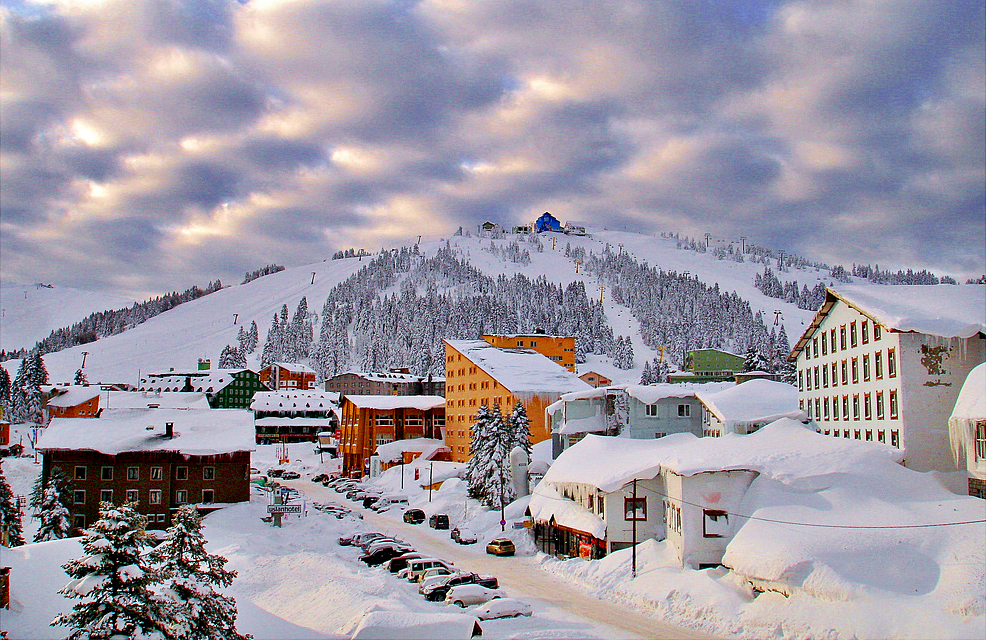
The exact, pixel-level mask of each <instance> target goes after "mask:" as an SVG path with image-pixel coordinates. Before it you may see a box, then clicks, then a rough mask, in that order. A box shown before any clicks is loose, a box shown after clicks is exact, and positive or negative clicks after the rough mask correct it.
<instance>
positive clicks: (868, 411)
mask: <svg viewBox="0 0 986 640" xmlns="http://www.w3.org/2000/svg"><path fill="white" fill-rule="evenodd" d="M871 400H872V397H871V394H869V393H864V394H863V417H864V418H866V419H867V420H872V419H873V409H872V402H871Z"/></svg>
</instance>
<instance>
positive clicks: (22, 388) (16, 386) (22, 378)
mask: <svg viewBox="0 0 986 640" xmlns="http://www.w3.org/2000/svg"><path fill="white" fill-rule="evenodd" d="M44 384H48V369H47V368H45V363H44V359H43V358H42V357H41V354H40V353H37V352H32V353H29V354H28V355H26V356H25V357H24V359H23V360H21V364H20V366H19V367H18V368H17V375H16V376H15V377H14V383H13V389H12V391H11V405H12V406H11V417H12V418H13V420H14V421H17V422H33V423H35V424H41V423H42V422H44V412H43V408H42V404H41V396H42V393H41V385H44Z"/></svg>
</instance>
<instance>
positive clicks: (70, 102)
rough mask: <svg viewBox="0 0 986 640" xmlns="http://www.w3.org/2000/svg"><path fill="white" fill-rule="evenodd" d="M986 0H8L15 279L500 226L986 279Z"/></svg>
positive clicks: (207, 265)
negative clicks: (747, 245) (628, 234)
mask: <svg viewBox="0 0 986 640" xmlns="http://www.w3.org/2000/svg"><path fill="white" fill-rule="evenodd" d="M984 22H986V16H984V8H983V3H982V1H981V0H968V1H966V0H947V1H945V2H942V1H941V0H929V1H927V2H920V1H917V0H914V1H911V0H833V1H791V2H784V1H781V0H776V1H767V0H748V1H738V0H737V1H731V2H730V1H727V0H707V1H702V0H680V1H661V0H651V1H647V2H633V1H631V0H616V1H614V2H607V1H602V0H594V1H592V2H585V3H574V2H564V1H562V0H548V1H546V2H534V1H526V2H515V1H510V0H496V1H486V0H421V1H411V0H395V1H385V0H359V1H357V0H334V1H325V2H316V1H303V0H249V1H243V2H226V1H209V0H191V1H188V2H182V1H180V0H121V1H115V0H107V1H105V2H82V1H78V0H54V1H50V2H38V3H34V2H30V1H8V0H2V10H0V51H2V55H0V73H2V76H0V80H2V83H0V116H2V121H0V127H2V128H0V134H2V135H0V151H2V156H0V171H2V174H0V207H2V208H0V214H2V218H0V223H2V226H0V232H2V233H0V239H2V246H0V251H2V252H0V257H2V265H3V266H2V277H3V279H4V280H5V281H14V282H37V281H51V282H56V283H59V284H63V285H73V286H79V287H87V288H92V289H103V288H116V289H122V290H127V291H132V292H157V291H161V290H165V289H170V288H175V287H186V286H189V285H191V284H193V283H196V284H203V283H205V282H207V281H208V280H210V279H213V278H215V277H222V278H223V279H224V280H227V281H234V282H235V281H238V280H239V278H241V277H242V274H243V272H244V271H247V270H252V269H254V268H257V267H260V266H262V265H264V264H266V263H269V262H277V263H279V264H285V265H288V266H291V265H297V264H302V263H305V262H311V261H316V260H321V259H323V258H326V257H329V256H331V254H332V252H334V251H335V250H337V249H340V248H346V247H366V248H368V249H371V250H376V249H379V248H380V247H383V246H392V244H393V243H394V242H399V241H403V240H406V239H407V238H409V237H411V238H413V237H415V236H417V235H418V234H424V235H426V236H428V235H440V234H445V233H450V232H452V231H454V230H455V229H456V228H457V227H458V226H459V225H465V226H467V227H469V226H472V225H475V224H476V223H477V222H480V221H482V220H484V219H491V220H496V221H499V222H501V223H503V224H516V223H518V222H521V221H529V220H531V219H532V218H534V217H535V216H536V215H537V214H540V213H541V212H543V211H551V212H553V213H554V214H555V215H556V216H557V217H558V218H560V219H561V220H580V221H585V222H590V223H596V224H605V225H607V226H610V227H616V228H622V227H626V228H627V229H631V230H645V231H652V232H659V231H678V232H681V233H685V234H693V235H699V236H700V235H701V234H703V233H704V232H706V231H711V232H713V233H715V234H717V235H728V236H735V237H738V236H740V235H746V236H748V237H750V238H752V239H754V241H756V242H759V243H761V244H767V245H769V246H773V247H777V248H782V249H786V250H788V251H796V252H798V253H800V254H802V255H805V256H806V257H809V258H812V259H816V260H823V261H827V262H832V263H835V262H842V263H845V264H847V265H848V264H849V263H851V262H853V261H859V262H868V263H879V264H880V265H881V266H893V267H895V268H896V267H917V268H924V267H926V268H931V269H933V270H936V271H939V272H947V273H953V274H957V275H971V274H973V273H981V272H982V271H983V269H984V260H986V258H984V244H986V237H984V236H986V230H984V228H986V220H984V217H986V195H984V189H986V186H984V185H986V179H984V173H986V160H984V153H986V152H984V149H986V140H984V136H986V134H984V131H986V115H984V114H986V66H984V28H986V27H984Z"/></svg>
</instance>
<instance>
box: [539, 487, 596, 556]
mask: <svg viewBox="0 0 986 640" xmlns="http://www.w3.org/2000/svg"><path fill="white" fill-rule="evenodd" d="M546 477H547V476H546ZM528 509H530V511H531V517H533V518H534V519H535V520H536V521H538V522H548V521H550V520H551V519H552V518H554V520H555V523H556V524H559V525H561V526H563V527H568V528H569V529H575V530H576V531H583V532H585V533H588V534H590V535H591V536H593V537H595V538H597V539H599V540H605V539H606V523H605V522H604V521H603V519H602V518H600V517H599V516H597V515H596V514H594V513H593V512H591V511H589V510H588V509H586V508H585V507H583V506H582V505H580V504H579V503H577V502H575V501H573V500H568V499H567V498H564V497H562V495H561V494H560V493H559V492H558V490H557V489H555V488H554V487H553V486H551V485H550V484H548V483H547V482H539V483H538V485H537V486H536V487H535V488H534V492H533V493H532V494H531V502H530V504H529V505H528Z"/></svg>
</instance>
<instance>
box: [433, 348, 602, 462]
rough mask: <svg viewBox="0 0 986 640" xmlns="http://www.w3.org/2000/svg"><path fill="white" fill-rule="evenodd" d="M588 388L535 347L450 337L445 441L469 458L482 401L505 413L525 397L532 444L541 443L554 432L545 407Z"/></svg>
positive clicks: (458, 456)
mask: <svg viewBox="0 0 986 640" xmlns="http://www.w3.org/2000/svg"><path fill="white" fill-rule="evenodd" d="M518 339H519V338H518ZM538 340H539V339H538ZM587 389H591V387H590V386H589V385H588V384H586V383H585V382H583V381H582V380H579V378H578V377H577V376H576V375H575V374H574V373H572V372H570V371H568V370H567V369H566V368H565V367H563V366H559V364H557V363H556V361H552V360H550V359H548V357H547V356H545V355H543V354H541V353H539V352H537V351H534V350H532V349H529V348H526V349H519V348H509V349H508V348H498V347H495V346H493V345H492V344H490V343H489V342H487V341H486V340H485V339H484V340H446V341H445V444H446V445H448V447H449V449H450V450H451V456H452V461H453V462H466V461H467V460H468V459H469V444H470V439H471V436H470V433H469V432H470V428H471V427H472V424H473V417H474V416H475V415H476V412H477V411H478V410H479V407H480V406H482V405H487V406H489V407H492V406H493V405H494V404H496V405H499V406H500V413H502V414H503V415H504V416H509V415H510V412H511V411H513V409H514V406H515V405H516V404H517V403H518V402H522V403H523V404H524V408H525V409H526V410H527V416H528V418H530V420H531V444H536V443H538V442H541V441H543V440H547V439H549V438H550V437H551V433H550V432H549V431H548V428H547V426H546V424H545V419H544V410H545V408H546V407H547V406H548V405H550V404H551V403H553V402H555V401H556V400H558V398H560V397H561V395H562V394H563V393H569V392H572V391H585V390H587Z"/></svg>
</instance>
